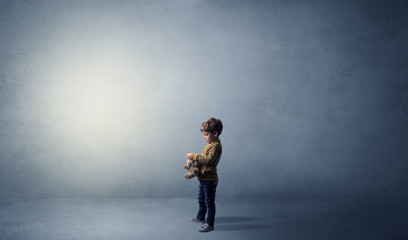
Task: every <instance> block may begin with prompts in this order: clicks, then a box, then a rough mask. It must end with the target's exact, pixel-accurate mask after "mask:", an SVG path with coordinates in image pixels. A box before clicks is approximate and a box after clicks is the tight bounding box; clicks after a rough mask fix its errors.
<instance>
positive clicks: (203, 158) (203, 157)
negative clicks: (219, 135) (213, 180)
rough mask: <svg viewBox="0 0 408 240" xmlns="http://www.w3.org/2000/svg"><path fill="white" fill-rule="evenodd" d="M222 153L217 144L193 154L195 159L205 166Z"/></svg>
mask: <svg viewBox="0 0 408 240" xmlns="http://www.w3.org/2000/svg"><path fill="white" fill-rule="evenodd" d="M219 154H220V151H219V147H218V146H217V145H214V146H212V147H211V148H209V149H208V150H206V151H203V152H202V153H201V154H196V153H194V154H193V161H197V162H198V163H199V164H201V165H204V166H209V165H211V164H212V163H213V162H214V161H215V159H217V157H218V155H219Z"/></svg>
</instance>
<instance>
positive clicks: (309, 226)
mask: <svg viewBox="0 0 408 240" xmlns="http://www.w3.org/2000/svg"><path fill="white" fill-rule="evenodd" d="M196 209H197V204H196V200H195V199H187V198H180V199H132V198H129V199H113V198H103V199H52V198H50V199H47V198H45V199H0V239H1V240H5V239H13V240H14V239H38V240H48V239H50V240H51V239H52V240H57V239H58V240H65V239H76V240H78V239H115V240H116V239H148V240H154V239H234V240H239V239H246V240H247V239H268V240H270V239H325V240H326V239H359V240H361V239H370V240H373V239H408V206H407V205H406V203H405V201H404V200H398V201H395V200H394V201H390V200H385V199H246V200H241V201H237V200H227V199H221V200H218V201H217V216H216V225H215V231H214V232H210V233H199V232H198V231H197V230H198V228H199V227H200V224H197V223H192V222H190V221H189V218H190V217H193V216H194V215H195V213H196Z"/></svg>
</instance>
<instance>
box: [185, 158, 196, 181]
mask: <svg viewBox="0 0 408 240" xmlns="http://www.w3.org/2000/svg"><path fill="white" fill-rule="evenodd" d="M184 168H185V169H187V170H188V173H187V174H186V175H184V177H185V178H186V179H191V178H193V177H196V176H198V174H199V173H200V169H199V166H198V162H197V161H193V160H190V159H187V163H186V164H184Z"/></svg>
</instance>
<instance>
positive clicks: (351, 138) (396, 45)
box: [0, 0, 408, 197]
mask: <svg viewBox="0 0 408 240" xmlns="http://www.w3.org/2000/svg"><path fill="white" fill-rule="evenodd" d="M407 16H408V9H407V4H406V3H405V2H404V1H351V0H350V1H198V0H197V1H190V0H181V1H22V0H20V1H1V3H0V33H1V34H0V46H1V47H0V104H1V105H0V107H1V108H0V127H1V132H0V196H1V197H43V196H51V197H52V196H58V197H64V196H67V197H71V196H73V197H76V196H91V197H92V196H98V197H99V196H112V197H128V196H135V197H184V196H191V197H194V196H195V194H196V191H197V181H196V180H195V179H194V180H190V181H186V180H184V178H183V176H184V174H185V170H184V169H183V168H182V165H183V164H184V162H185V153H187V152H200V151H201V150H202V148H203V147H204V146H205V141H204V140H203V139H202V135H201V132H200V130H199V127H200V125H201V123H202V122H203V121H204V120H206V119H207V118H208V117H211V116H214V117H217V118H220V119H222V120H223V123H224V132H223V134H222V135H221V139H222V143H223V147H224V154H223V157H222V160H221V162H220V165H219V175H220V183H219V188H218V196H220V197H238V196H242V197H314V196H317V197H319V196H325V197H343V196H344V197H383V196H385V197H407V196H408V188H406V182H407V180H408V177H407V176H408V175H407V174H406V173H407V171H408V164H407V160H408V159H407V157H408V150H407V149H408V148H407V144H408V125H407V123H408V121H407V120H408V82H407V81H408V78H407V76H408V65H407V64H408V48H407V46H408V35H407V33H408V31H407V30H408V17H407Z"/></svg>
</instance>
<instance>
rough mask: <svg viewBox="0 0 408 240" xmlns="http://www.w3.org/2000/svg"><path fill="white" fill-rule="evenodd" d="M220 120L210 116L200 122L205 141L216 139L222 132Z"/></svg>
mask: <svg viewBox="0 0 408 240" xmlns="http://www.w3.org/2000/svg"><path fill="white" fill-rule="evenodd" d="M222 128H223V126H222V122H221V120H220V119H215V118H210V119H208V120H207V121H205V122H203V124H201V127H200V130H201V132H202V133H203V135H204V139H205V141H207V142H208V143H211V142H213V141H215V140H218V138H219V136H220V135H221V133H222Z"/></svg>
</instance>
